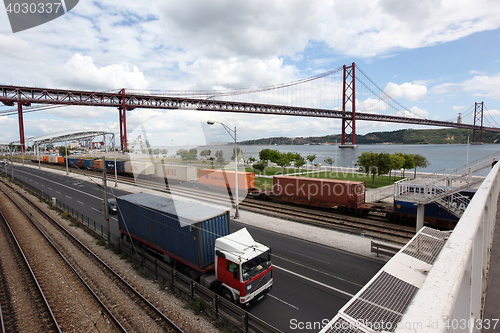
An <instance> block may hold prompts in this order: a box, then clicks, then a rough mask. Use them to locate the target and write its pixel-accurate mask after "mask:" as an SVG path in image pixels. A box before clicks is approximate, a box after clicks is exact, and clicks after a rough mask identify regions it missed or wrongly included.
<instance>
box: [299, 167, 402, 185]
mask: <svg viewBox="0 0 500 333" xmlns="http://www.w3.org/2000/svg"><path fill="white" fill-rule="evenodd" d="M303 176H304V177H311V178H326V179H338V180H352V181H357V182H365V183H366V187H369V188H371V185H372V176H371V175H367V174H364V173H345V172H335V171H323V172H316V173H309V174H305V175H303ZM401 179H403V178H401V177H389V176H375V182H374V186H373V188H378V187H382V186H387V185H390V184H393V183H394V182H397V181H398V180H401Z"/></svg>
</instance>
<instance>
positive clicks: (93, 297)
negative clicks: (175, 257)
mask: <svg viewBox="0 0 500 333" xmlns="http://www.w3.org/2000/svg"><path fill="white" fill-rule="evenodd" d="M3 191H4V192H5V195H7V194H8V197H9V200H11V201H12V202H16V205H17V209H18V210H20V211H22V212H23V215H24V218H23V220H24V221H23V224H22V227H21V226H20V223H19V222H18V221H16V224H18V226H17V228H18V231H17V232H16V231H15V230H14V233H15V234H16V235H17V236H18V237H24V240H20V241H19V244H21V246H22V247H23V248H29V249H30V250H29V252H30V253H31V254H30V255H29V256H27V257H28V261H29V262H31V263H38V266H37V268H36V269H33V271H34V272H35V274H34V275H35V276H36V277H37V279H38V280H39V281H40V280H41V279H43V282H41V283H40V285H41V286H42V287H41V289H42V290H44V291H45V293H46V294H48V295H50V296H49V297H47V299H48V302H47V303H48V304H49V305H50V307H51V308H52V309H53V313H54V316H55V318H57V320H59V324H58V325H59V327H61V328H62V329H63V330H70V329H71V330H74V329H75V327H76V328H77V330H78V331H86V332H92V331H96V332H103V331H108V332H109V331H116V332H128V331H155V332H182V330H181V329H180V328H179V327H178V326H177V325H176V324H175V323H174V322H173V321H171V320H170V319H169V318H168V317H167V316H166V315H164V314H163V313H162V311H160V310H159V309H158V308H157V307H156V306H155V305H153V304H152V303H151V302H150V301H148V300H147V299H146V298H145V297H144V296H142V295H141V293H139V292H138V291H137V290H136V289H134V288H133V287H132V285H130V284H129V283H128V282H127V281H125V280H124V279H123V278H122V277H121V276H120V275H119V274H118V273H116V272H115V271H114V270H113V269H112V268H111V267H110V266H108V265H107V264H106V263H105V262H104V261H103V260H102V259H101V258H99V256H97V255H96V254H94V253H93V252H92V251H91V250H90V249H89V248H87V247H86V246H85V245H84V244H83V243H82V242H80V241H79V240H78V239H77V238H76V237H74V236H73V235H72V234H71V233H70V232H69V231H67V230H66V228H64V227H63V226H62V225H61V224H59V223H58V222H57V221H56V220H54V219H53V218H52V217H51V216H49V215H48V214H47V213H45V212H44V211H43V210H41V209H39V208H38V206H36V205H34V204H32V203H31V202H30V201H29V200H28V199H27V198H26V197H24V196H23V195H22V194H21V193H19V192H16V191H14V190H12V189H8V188H6V186H3ZM4 205H5V202H4ZM13 206H14V205H13V204H10V208H9V210H10V211H11V213H10V214H14V213H15V212H13V211H14V210H15V207H13ZM4 209H5V208H4ZM17 214H18V216H19V211H18V212H17ZM35 229H36V230H37V231H35ZM26 230H29V232H26ZM20 231H23V232H20ZM36 233H38V234H36ZM40 235H43V236H42V240H39V239H40ZM34 239H37V241H36V242H35V241H33V240H34ZM27 252H28V251H27ZM36 253H39V256H38V257H37V256H36V255H35V254H36ZM40 254H41V256H40ZM47 258H50V260H49V261H50V262H49V263H47V260H48V259H47ZM52 266H53V267H52ZM44 268H45V269H46V270H45V271H44ZM47 269H49V271H47ZM50 272H52V274H51V273H50ZM2 275H3V274H2ZM21 281H22V280H21ZM60 285H67V286H69V287H70V288H69V289H65V288H57V286H60ZM47 290H48V291H50V294H49V293H47ZM76 295H78V296H76ZM2 299H3V297H2ZM71 301H73V302H74V303H71ZM82 304H84V305H82ZM2 308H3V309H4V308H8V305H4V304H2ZM61 309H66V311H64V310H61ZM68 309H71V311H68ZM6 312H7V311H5V310H4V311H2V313H3V314H4V317H5V313H6ZM49 312H50V311H49ZM45 321H46V320H43V321H40V322H45ZM6 323H7V321H6ZM7 325H8V324H7ZM14 325H16V324H14ZM53 326H54V324H52V326H51V328H50V329H47V330H43V329H36V330H35V329H34V330H30V331H38V332H54V331H57V330H56V329H55V328H54V327H53ZM13 331H16V330H13ZM58 331H61V329H59V330H58Z"/></svg>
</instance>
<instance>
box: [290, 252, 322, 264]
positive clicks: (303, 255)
mask: <svg viewBox="0 0 500 333" xmlns="http://www.w3.org/2000/svg"><path fill="white" fill-rule="evenodd" d="M289 252H291V253H295V254H298V255H300V256H302V257H306V258H309V259H313V260H316V261H319V262H322V263H325V264H327V265H330V263H329V262H328V261H324V260H319V259H318V258H314V257H311V256H306V255H305V254H302V253H300V252H295V251H289Z"/></svg>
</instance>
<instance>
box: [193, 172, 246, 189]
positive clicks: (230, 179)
mask: <svg viewBox="0 0 500 333" xmlns="http://www.w3.org/2000/svg"><path fill="white" fill-rule="evenodd" d="M235 178H236V172H234V171H228V170H214V169H201V170H200V171H199V172H198V181H199V182H200V184H203V185H206V186H208V187H210V188H215V189H217V188H218V189H222V188H227V187H231V188H235V185H236V180H235ZM254 187H255V174H254V173H253V172H240V171H238V189H239V190H249V189H251V188H254Z"/></svg>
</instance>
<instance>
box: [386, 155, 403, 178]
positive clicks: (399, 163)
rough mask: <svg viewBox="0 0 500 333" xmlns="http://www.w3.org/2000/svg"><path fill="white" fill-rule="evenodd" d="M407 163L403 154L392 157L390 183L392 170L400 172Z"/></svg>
mask: <svg viewBox="0 0 500 333" xmlns="http://www.w3.org/2000/svg"><path fill="white" fill-rule="evenodd" d="M404 163H405V158H404V156H402V155H401V153H397V154H392V155H391V170H390V171H389V181H390V180H391V173H392V170H399V169H401V168H402V167H403V165H404Z"/></svg>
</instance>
